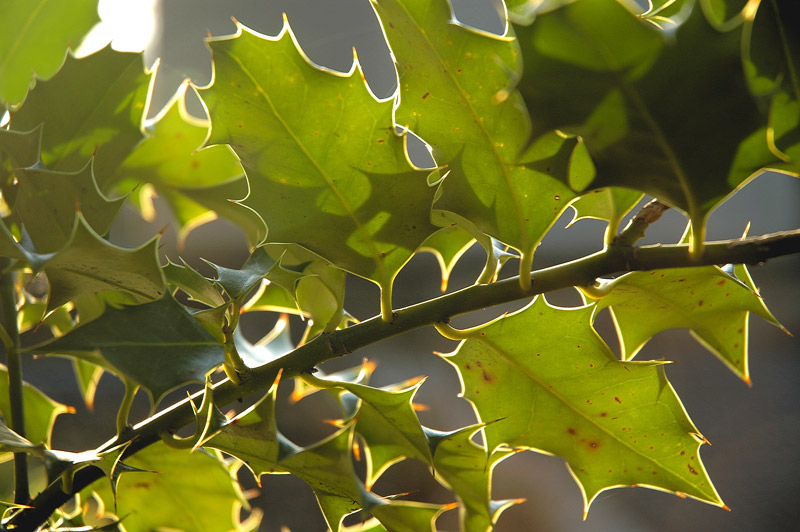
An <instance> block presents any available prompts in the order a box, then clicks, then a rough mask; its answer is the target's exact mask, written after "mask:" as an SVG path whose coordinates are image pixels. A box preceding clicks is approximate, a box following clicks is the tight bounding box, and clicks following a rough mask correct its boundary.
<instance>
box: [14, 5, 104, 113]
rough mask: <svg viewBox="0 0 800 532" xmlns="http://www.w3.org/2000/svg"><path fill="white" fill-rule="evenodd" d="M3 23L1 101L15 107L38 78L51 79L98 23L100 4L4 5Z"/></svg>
mask: <svg viewBox="0 0 800 532" xmlns="http://www.w3.org/2000/svg"><path fill="white" fill-rule="evenodd" d="M0 20H3V21H4V25H3V26H4V30H3V32H2V35H0V58H2V59H0V102H2V103H4V104H5V105H6V106H15V105H18V104H20V103H22V101H23V100H24V99H25V95H26V94H27V92H28V89H29V88H30V87H32V86H33V84H34V83H35V79H36V78H39V79H47V78H49V77H51V76H52V75H53V74H55V73H56V72H57V71H58V69H59V68H61V65H62V64H63V63H64V58H65V57H66V55H67V51H68V50H69V48H70V47H72V46H74V45H76V44H78V43H79V42H80V40H81V38H82V37H83V36H84V35H86V33H88V31H89V30H90V29H91V28H92V26H93V25H94V24H95V23H96V22H98V20H99V19H98V15H97V2H94V1H93V0H76V1H74V2H73V1H70V2H3V5H2V6H0Z"/></svg>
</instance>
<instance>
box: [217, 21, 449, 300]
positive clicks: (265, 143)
mask: <svg viewBox="0 0 800 532" xmlns="http://www.w3.org/2000/svg"><path fill="white" fill-rule="evenodd" d="M212 49H213V51H214V61H215V68H216V70H215V72H216V82H215V84H214V86H213V87H212V88H211V89H210V90H208V91H204V92H203V97H204V99H205V101H206V102H207V104H208V108H209V112H210V115H211V120H212V124H213V127H212V133H211V138H210V140H209V142H210V143H222V142H224V143H229V144H230V145H231V146H232V147H233V149H234V151H235V152H236V154H237V155H238V156H239V158H240V159H241V161H242V165H243V166H244V168H245V170H246V172H247V177H248V179H249V181H250V189H251V190H250V196H249V197H248V198H247V199H246V200H245V201H244V203H245V205H247V206H249V207H251V208H253V209H254V210H256V211H257V212H258V213H259V215H261V217H262V218H263V219H264V220H265V222H266V224H267V227H268V231H269V233H268V240H269V241H272V242H287V243H288V242H293V243H297V244H300V245H301V246H303V247H305V248H307V249H309V250H311V251H313V252H315V253H317V254H318V255H320V256H321V257H324V258H325V259H328V260H330V261H333V262H335V263H336V264H337V265H338V266H340V267H342V268H345V269H347V270H349V271H351V272H353V273H356V274H358V275H361V276H362V277H366V278H369V279H372V280H373V281H375V282H377V283H378V284H380V285H381V286H382V287H383V288H384V289H388V288H389V286H390V284H391V281H392V280H393V278H394V276H395V274H396V273H397V271H398V270H399V269H400V268H401V267H402V266H403V264H405V262H406V261H407V260H408V259H409V258H410V257H411V254H412V252H413V251H414V250H415V249H416V248H417V246H419V244H421V243H422V241H423V240H425V238H427V236H428V235H430V234H431V233H432V232H433V231H434V228H433V226H432V225H431V224H430V222H429V217H430V209H429V207H430V203H431V201H432V199H433V189H431V188H429V187H428V186H427V184H426V177H425V174H424V173H422V172H415V171H413V170H412V169H411V168H410V167H409V165H408V163H407V162H406V160H405V154H404V151H403V146H402V144H403V142H402V140H401V139H400V138H398V137H397V136H396V135H395V134H394V128H393V127H392V104H391V103H389V102H385V103H380V102H377V101H375V100H374V99H373V98H372V96H371V95H370V94H369V92H368V90H367V88H366V86H365V85H364V84H363V82H362V80H361V79H359V78H358V77H356V76H350V77H347V78H342V77H336V76H331V75H330V74H328V73H325V72H322V71H320V70H318V69H316V68H314V67H313V66H311V65H310V64H309V63H308V62H307V61H306V60H305V59H304V58H303V57H302V56H301V55H300V54H299V53H298V51H297V49H296V47H295V46H294V44H293V42H292V39H291V36H290V33H289V32H288V31H284V33H283V34H282V36H281V38H279V39H278V40H275V41H270V40H265V39H260V38H258V37H256V36H254V35H252V34H250V33H248V32H246V31H245V32H242V34H241V35H240V36H239V37H238V38H236V39H232V40H226V41H217V42H214V43H212ZM244 65H247V66H246V68H244ZM298 87H302V92H298V90H297V89H298ZM232 88H234V89H235V90H233V91H231V89H232ZM365 146H369V147H368V148H365ZM312 206H313V208H312Z"/></svg>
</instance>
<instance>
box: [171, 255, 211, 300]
mask: <svg viewBox="0 0 800 532" xmlns="http://www.w3.org/2000/svg"><path fill="white" fill-rule="evenodd" d="M181 263H182V265H181V264H175V263H174V262H172V261H170V260H167V264H166V266H163V267H162V270H163V271H164V277H165V278H166V281H167V283H168V284H169V285H171V286H174V287H176V288H180V289H181V290H183V291H184V292H185V293H186V294H187V295H188V296H189V299H190V300H192V301H197V302H200V303H203V304H204V305H207V306H209V307H212V308H216V307H219V306H222V305H224V304H225V298H224V297H222V294H220V293H219V291H218V290H217V288H216V287H215V286H214V283H213V282H212V281H210V280H208V279H206V278H205V277H204V276H202V275H200V273H198V271H197V270H195V269H194V268H192V267H191V266H189V265H188V264H186V261H185V260H183V259H181Z"/></svg>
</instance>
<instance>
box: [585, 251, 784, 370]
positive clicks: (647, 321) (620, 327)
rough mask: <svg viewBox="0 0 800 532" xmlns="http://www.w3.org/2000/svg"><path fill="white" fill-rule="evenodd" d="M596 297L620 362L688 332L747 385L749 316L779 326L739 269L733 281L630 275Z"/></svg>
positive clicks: (695, 274) (691, 274)
mask: <svg viewBox="0 0 800 532" xmlns="http://www.w3.org/2000/svg"><path fill="white" fill-rule="evenodd" d="M730 273H733V271H731V272H730ZM600 292H601V293H603V294H606V295H605V296H604V297H602V298H601V299H600V300H599V301H598V302H597V309H598V310H600V309H603V308H608V309H609V310H610V311H611V314H612V316H613V317H614V324H615V326H616V329H617V334H618V336H619V341H620V346H621V350H622V358H623V360H630V359H632V358H633V357H634V356H636V353H638V352H639V350H641V349H642V347H644V345H645V344H646V343H647V341H648V340H649V339H650V338H652V337H653V336H654V335H655V334H657V333H659V332H661V331H666V330H668V329H676V328H687V329H689V330H690V331H691V332H692V335H693V336H694V337H695V338H697V340H698V341H699V342H700V343H701V344H702V345H703V346H705V347H706V348H708V349H709V350H710V351H711V352H712V353H714V354H715V355H716V356H717V357H718V358H719V359H720V360H721V361H722V362H724V363H725V365H726V366H728V367H729V368H730V369H731V370H733V372H734V373H736V374H737V375H738V376H739V377H740V378H741V379H742V380H744V381H745V382H747V383H748V384H749V383H750V375H749V369H748V363H747V358H748V354H747V330H748V322H749V316H750V313H751V312H754V313H756V314H758V315H759V316H761V317H762V318H764V319H765V320H767V321H768V322H770V323H772V324H774V325H776V326H778V327H781V325H780V323H778V321H777V320H776V319H775V317H774V316H773V315H772V314H771V313H770V311H769V310H767V307H766V305H765V304H764V301H763V300H762V299H761V297H760V296H759V295H758V292H757V291H756V288H755V286H754V285H753V281H752V279H751V278H750V274H749V273H748V271H747V267H746V266H744V265H739V266H736V277H732V276H731V275H730V274H729V273H726V272H725V271H723V270H722V269H721V268H718V267H716V266H709V267H706V268H677V269H673V270H653V271H650V272H633V273H629V274H626V275H623V276H621V277H618V278H617V279H615V280H614V281H610V282H609V283H608V284H607V285H606V286H603V287H602V288H601V289H600Z"/></svg>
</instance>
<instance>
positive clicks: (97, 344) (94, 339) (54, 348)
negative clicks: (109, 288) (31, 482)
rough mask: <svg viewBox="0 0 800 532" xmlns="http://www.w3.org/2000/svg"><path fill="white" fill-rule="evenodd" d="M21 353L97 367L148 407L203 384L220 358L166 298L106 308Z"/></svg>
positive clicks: (210, 340)
mask: <svg viewBox="0 0 800 532" xmlns="http://www.w3.org/2000/svg"><path fill="white" fill-rule="evenodd" d="M26 351H28V352H30V353H39V354H61V355H70V356H76V357H79V358H83V359H85V360H88V361H90V362H93V363H95V364H99V365H101V366H103V367H104V368H106V369H108V370H109V371H111V372H113V373H115V374H117V375H121V376H124V377H125V378H127V379H130V380H132V381H134V382H136V383H137V384H139V385H141V386H142V387H144V388H145V389H146V390H147V391H148V393H149V395H150V397H151V399H152V400H153V406H154V407H155V406H156V405H158V403H159V402H160V400H161V398H162V397H163V396H164V395H165V394H166V393H167V392H169V391H170V390H173V389H174V388H176V387H178V386H181V385H183V384H186V383H189V382H204V381H205V375H206V374H207V373H208V372H209V371H211V370H212V369H213V368H215V367H216V366H218V365H220V364H222V363H223V361H224V358H225V357H224V348H223V345H222V343H221V342H220V341H219V340H217V339H215V338H214V337H213V336H212V335H211V334H210V333H208V332H207V331H206V330H205V328H204V327H203V326H202V325H201V324H200V323H199V322H198V321H197V320H195V319H194V318H193V317H192V316H191V315H190V314H189V313H188V312H187V311H186V308H185V307H184V306H183V305H181V304H179V303H178V302H177V301H175V300H174V299H173V298H172V296H170V295H165V296H164V297H162V298H161V299H159V300H157V301H153V302H150V303H145V304H142V305H135V306H126V307H123V308H120V309H117V308H112V307H109V308H107V309H106V311H105V313H104V314H103V315H102V316H100V317H99V318H97V319H95V320H93V321H90V322H88V323H84V324H83V325H80V326H78V327H76V328H74V329H72V330H71V331H69V332H68V333H67V334H65V335H64V336H61V337H58V338H54V339H52V340H49V341H47V342H44V343H42V344H38V345H36V346H33V347H30V348H28V349H26Z"/></svg>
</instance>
